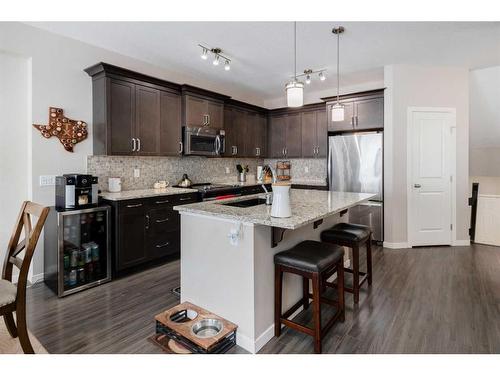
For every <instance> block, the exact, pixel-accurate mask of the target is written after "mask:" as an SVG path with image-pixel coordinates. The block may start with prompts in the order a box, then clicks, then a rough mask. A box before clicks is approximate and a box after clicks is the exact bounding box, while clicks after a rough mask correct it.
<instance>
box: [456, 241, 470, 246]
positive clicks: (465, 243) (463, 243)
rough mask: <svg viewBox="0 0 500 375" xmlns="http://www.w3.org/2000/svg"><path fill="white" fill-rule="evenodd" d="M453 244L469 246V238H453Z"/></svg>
mask: <svg viewBox="0 0 500 375" xmlns="http://www.w3.org/2000/svg"><path fill="white" fill-rule="evenodd" d="M453 246H470V240H455V241H453Z"/></svg>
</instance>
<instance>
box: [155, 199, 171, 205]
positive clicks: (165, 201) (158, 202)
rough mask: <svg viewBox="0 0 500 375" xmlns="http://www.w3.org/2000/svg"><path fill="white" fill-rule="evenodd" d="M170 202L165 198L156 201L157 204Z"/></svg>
mask: <svg viewBox="0 0 500 375" xmlns="http://www.w3.org/2000/svg"><path fill="white" fill-rule="evenodd" d="M168 202H170V201H169V200H164V201H156V202H155V203H156V204H165V203H168Z"/></svg>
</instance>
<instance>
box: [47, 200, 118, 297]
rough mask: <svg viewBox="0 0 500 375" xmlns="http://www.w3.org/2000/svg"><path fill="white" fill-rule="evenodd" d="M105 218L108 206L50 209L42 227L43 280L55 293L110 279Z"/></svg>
mask: <svg viewBox="0 0 500 375" xmlns="http://www.w3.org/2000/svg"><path fill="white" fill-rule="evenodd" d="M109 219H110V207H109V206H101V207H93V208H86V209H80V210H69V211H57V210H55V209H51V210H50V214H49V216H48V217H47V221H46V224H45V231H44V244H45V248H44V267H45V270H44V272H45V276H44V280H45V283H46V284H47V285H48V286H49V287H50V288H51V289H52V290H53V291H54V292H55V293H56V294H57V295H58V296H59V297H63V296H67V295H68V294H72V293H76V292H79V291H81V290H84V289H87V288H91V287H93V286H96V285H100V284H102V283H105V282H107V281H110V280H111V244H110V238H111V236H110V220H109Z"/></svg>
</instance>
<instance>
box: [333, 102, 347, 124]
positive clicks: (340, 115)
mask: <svg viewBox="0 0 500 375" xmlns="http://www.w3.org/2000/svg"><path fill="white" fill-rule="evenodd" d="M332 121H344V106H343V105H342V104H340V103H336V104H334V105H333V106H332Z"/></svg>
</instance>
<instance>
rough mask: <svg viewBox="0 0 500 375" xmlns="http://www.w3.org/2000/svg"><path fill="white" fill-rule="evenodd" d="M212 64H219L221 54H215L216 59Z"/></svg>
mask: <svg viewBox="0 0 500 375" xmlns="http://www.w3.org/2000/svg"><path fill="white" fill-rule="evenodd" d="M212 64H214V65H219V56H215V59H214V61H212Z"/></svg>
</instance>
